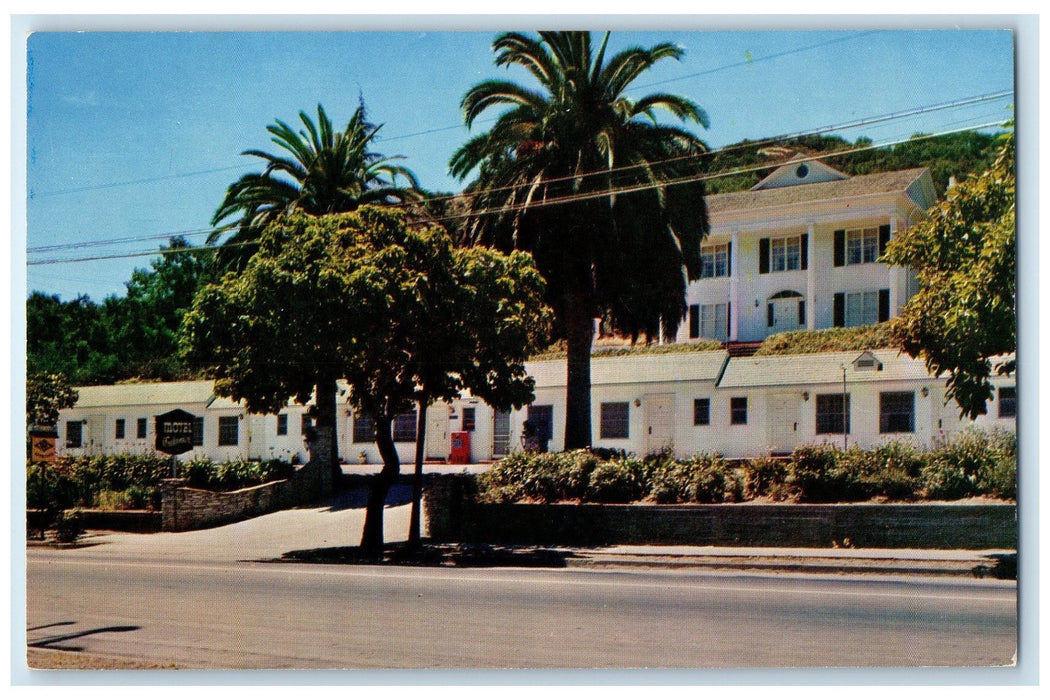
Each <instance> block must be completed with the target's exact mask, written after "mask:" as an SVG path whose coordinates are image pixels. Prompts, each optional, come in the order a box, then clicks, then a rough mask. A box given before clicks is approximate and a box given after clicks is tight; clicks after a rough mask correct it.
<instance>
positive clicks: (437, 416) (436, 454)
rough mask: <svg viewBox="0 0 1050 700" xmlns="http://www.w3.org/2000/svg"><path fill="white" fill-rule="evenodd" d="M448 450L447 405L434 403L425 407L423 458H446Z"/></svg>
mask: <svg viewBox="0 0 1050 700" xmlns="http://www.w3.org/2000/svg"><path fill="white" fill-rule="evenodd" d="M448 451H449V435H448V406H446V405H445V404H443V403H438V404H434V405H433V406H431V407H430V408H428V409H427V436H426V450H425V453H424V458H425V459H434V460H447V459H448Z"/></svg>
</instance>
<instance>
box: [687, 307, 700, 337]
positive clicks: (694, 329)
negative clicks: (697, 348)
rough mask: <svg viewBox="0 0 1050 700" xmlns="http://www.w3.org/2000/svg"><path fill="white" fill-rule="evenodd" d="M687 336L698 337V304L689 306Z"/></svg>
mask: <svg viewBox="0 0 1050 700" xmlns="http://www.w3.org/2000/svg"><path fill="white" fill-rule="evenodd" d="M689 337H690V338H699V337H700V306H699V305H698V304H693V305H691V306H690V307H689Z"/></svg>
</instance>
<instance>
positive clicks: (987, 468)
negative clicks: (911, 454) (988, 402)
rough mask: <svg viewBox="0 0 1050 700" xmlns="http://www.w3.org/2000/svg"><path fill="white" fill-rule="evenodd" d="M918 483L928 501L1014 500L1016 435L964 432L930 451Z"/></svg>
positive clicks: (1015, 490)
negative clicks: (982, 497)
mask: <svg viewBox="0 0 1050 700" xmlns="http://www.w3.org/2000/svg"><path fill="white" fill-rule="evenodd" d="M922 481H923V485H924V488H925V492H926V495H927V497H929V498H942V499H948V500H951V499H958V498H967V497H969V496H976V495H980V494H988V495H993V496H998V497H1000V498H1016V496H1017V439H1016V436H1015V435H1014V434H1013V433H1010V432H1008V431H1004V430H996V431H993V432H991V433H986V432H983V431H979V430H973V429H970V430H964V431H963V432H961V433H958V434H957V435H955V436H953V437H952V438H950V439H948V440H946V441H944V442H943V443H941V444H940V445H939V446H938V447H937V448H935V449H934V450H932V451H931V452H930V454H929V461H928V464H927V465H926V467H924V468H923V469H922Z"/></svg>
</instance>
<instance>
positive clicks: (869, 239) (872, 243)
mask: <svg viewBox="0 0 1050 700" xmlns="http://www.w3.org/2000/svg"><path fill="white" fill-rule="evenodd" d="M878 259H879V229H878V228H875V227H872V228H864V229H855V230H853V231H846V264H847V265H861V264H863V263H873V262H875V261H876V260H878Z"/></svg>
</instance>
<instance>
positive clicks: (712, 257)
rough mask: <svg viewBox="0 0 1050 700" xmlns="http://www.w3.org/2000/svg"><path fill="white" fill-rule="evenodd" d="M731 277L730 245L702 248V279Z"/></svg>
mask: <svg viewBox="0 0 1050 700" xmlns="http://www.w3.org/2000/svg"><path fill="white" fill-rule="evenodd" d="M728 276H729V244H728V243H723V244H721V245H705V246H702V247H701V248H700V278H701V279H705V278H709V277H728Z"/></svg>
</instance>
